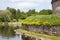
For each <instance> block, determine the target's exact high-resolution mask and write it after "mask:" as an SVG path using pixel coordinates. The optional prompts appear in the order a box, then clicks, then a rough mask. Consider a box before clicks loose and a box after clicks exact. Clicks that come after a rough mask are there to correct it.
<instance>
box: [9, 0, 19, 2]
mask: <svg viewBox="0 0 60 40" xmlns="http://www.w3.org/2000/svg"><path fill="white" fill-rule="evenodd" d="M9 1H11V2H17V1H19V0H9Z"/></svg>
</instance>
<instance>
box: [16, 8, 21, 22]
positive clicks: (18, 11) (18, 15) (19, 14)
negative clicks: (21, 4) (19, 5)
mask: <svg viewBox="0 0 60 40" xmlns="http://www.w3.org/2000/svg"><path fill="white" fill-rule="evenodd" d="M20 16H21V12H20V10H19V9H17V10H16V20H17V21H18V19H19V18H20Z"/></svg>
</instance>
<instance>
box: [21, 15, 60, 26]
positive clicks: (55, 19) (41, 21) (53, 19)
mask: <svg viewBox="0 0 60 40" xmlns="http://www.w3.org/2000/svg"><path fill="white" fill-rule="evenodd" d="M20 22H21V23H22V24H27V25H50V26H53V25H60V15H36V16H30V17H28V18H26V19H25V20H20Z"/></svg>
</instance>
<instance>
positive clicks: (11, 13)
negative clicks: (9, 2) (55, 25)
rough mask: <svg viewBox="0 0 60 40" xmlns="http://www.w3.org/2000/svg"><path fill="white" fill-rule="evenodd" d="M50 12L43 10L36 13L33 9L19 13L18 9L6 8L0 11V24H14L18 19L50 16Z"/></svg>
mask: <svg viewBox="0 0 60 40" xmlns="http://www.w3.org/2000/svg"><path fill="white" fill-rule="evenodd" d="M50 14H52V10H50V9H43V10H40V11H39V12H37V11H36V10H35V9H32V10H31V9H30V10H28V11H27V12H21V11H20V9H15V8H10V7H7V8H6V10H0V22H16V21H18V20H19V19H26V18H27V17H29V16H34V15H50Z"/></svg>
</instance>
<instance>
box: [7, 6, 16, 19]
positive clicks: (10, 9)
mask: <svg viewBox="0 0 60 40" xmlns="http://www.w3.org/2000/svg"><path fill="white" fill-rule="evenodd" d="M7 10H9V11H10V12H11V13H12V18H14V19H16V9H14V8H9V7H7Z"/></svg>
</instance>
